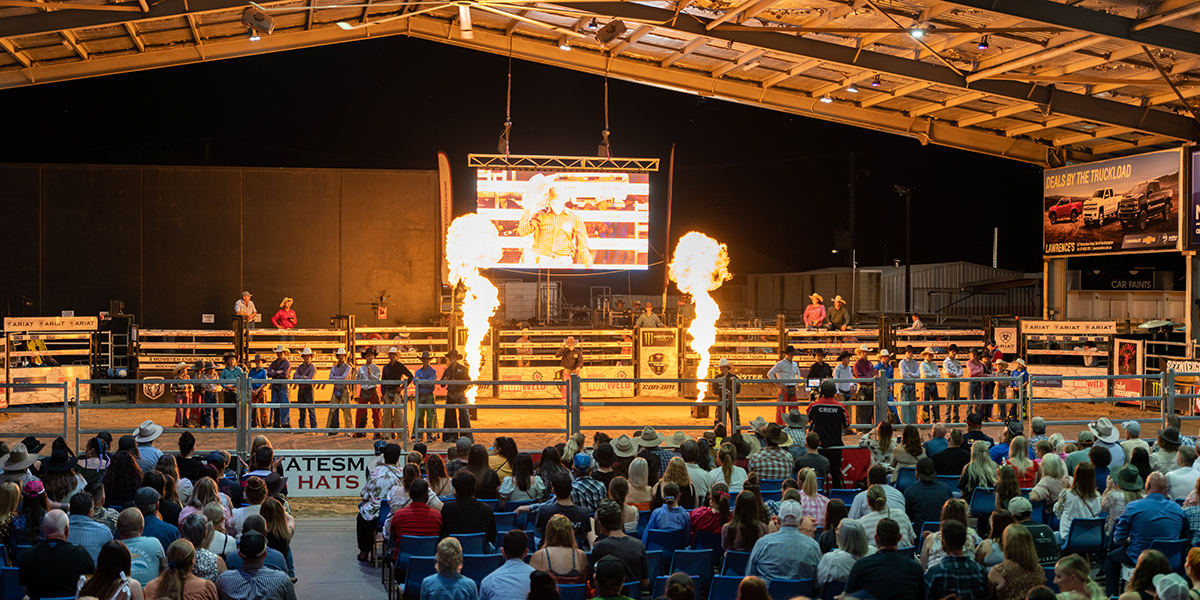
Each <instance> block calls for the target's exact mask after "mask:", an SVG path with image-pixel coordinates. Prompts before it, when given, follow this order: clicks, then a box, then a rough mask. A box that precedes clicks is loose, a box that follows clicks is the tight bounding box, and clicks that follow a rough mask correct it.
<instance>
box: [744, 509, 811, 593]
mask: <svg viewBox="0 0 1200 600" xmlns="http://www.w3.org/2000/svg"><path fill="white" fill-rule="evenodd" d="M802 514H803V510H802V509H801V507H800V504H799V503H797V502H795V501H793V500H784V501H783V502H781V503H780V504H779V531H777V532H775V533H771V534H767V535H766V536H763V537H762V538H760V539H759V540H758V541H757V542H755V543H754V549H753V550H751V551H750V559H749V562H748V563H747V564H746V576H747V577H749V576H752V575H753V576H755V577H758V578H760V579H767V580H770V579H813V578H814V577H816V575H817V564H818V563H820V562H821V547H820V546H819V545H817V542H816V540H814V539H813V538H812V533H813V531H814V529H815V524H814V522H813V521H812V520H811V519H808V518H805V517H803V516H802Z"/></svg>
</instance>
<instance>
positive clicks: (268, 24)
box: [242, 6, 275, 40]
mask: <svg viewBox="0 0 1200 600" xmlns="http://www.w3.org/2000/svg"><path fill="white" fill-rule="evenodd" d="M242 24H243V25H245V26H246V28H247V29H249V30H250V33H251V36H250V39H251V40H256V39H259V38H258V37H256V36H257V35H258V34H263V33H265V34H267V35H270V34H271V32H272V31H274V30H275V19H272V18H271V15H268V14H267V13H266V11H264V10H262V9H261V8H258V7H257V6H248V7H246V10H244V11H242Z"/></svg>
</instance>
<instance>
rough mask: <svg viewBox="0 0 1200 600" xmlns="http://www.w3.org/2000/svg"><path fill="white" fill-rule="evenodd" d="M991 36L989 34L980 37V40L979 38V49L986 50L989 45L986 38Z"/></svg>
mask: <svg viewBox="0 0 1200 600" xmlns="http://www.w3.org/2000/svg"><path fill="white" fill-rule="evenodd" d="M991 37H992V36H990V35H985V36H983V37H982V38H980V40H979V49H980V50H987V49H988V48H989V47H991V44H988V39H989V38H991Z"/></svg>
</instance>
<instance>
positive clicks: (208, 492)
mask: <svg viewBox="0 0 1200 600" xmlns="http://www.w3.org/2000/svg"><path fill="white" fill-rule="evenodd" d="M221 500H222V498H221V493H220V492H219V491H218V490H217V482H216V480H214V479H212V478H211V477H201V478H200V479H198V480H196V483H194V484H192V496H191V498H190V499H188V504H187V506H185V507H183V510H181V511H179V521H180V522H183V520H184V519H186V518H188V517H190V516H192V515H194V514H203V513H204V507H205V506H208V505H209V504H213V503H216V504H217V505H218V506H220V507H221V509H222V511H223V512H224V513H225V516H224V518H223V520H224V521H225V526H224V528H223V529H230V530H232V529H233V527H234V526H235V524H234V521H233V510H232V509H229V508H227V507H226V506H225V505H224V504H223V503H222V502H221Z"/></svg>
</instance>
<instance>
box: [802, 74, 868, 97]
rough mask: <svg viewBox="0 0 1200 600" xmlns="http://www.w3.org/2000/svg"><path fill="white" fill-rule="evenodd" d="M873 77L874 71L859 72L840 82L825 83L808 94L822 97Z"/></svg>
mask: <svg viewBox="0 0 1200 600" xmlns="http://www.w3.org/2000/svg"><path fill="white" fill-rule="evenodd" d="M874 76H875V71H859V72H858V73H855V74H853V75H849V76H846V77H843V78H842V80H841V81H835V82H833V83H827V84H825V85H823V86H821V87H819V88H817V89H815V90H812V91H811V92H809V94H812V95H813V96H823V95H825V94H828V93H829V92H836V91H837V90H840V89H843V88H845V87H846V86H848V85H850V84H852V83H858V82H860V81H862V80H864V79H870V78H872V77H874Z"/></svg>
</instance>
